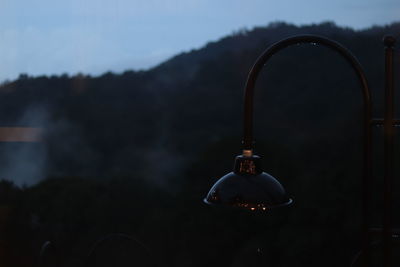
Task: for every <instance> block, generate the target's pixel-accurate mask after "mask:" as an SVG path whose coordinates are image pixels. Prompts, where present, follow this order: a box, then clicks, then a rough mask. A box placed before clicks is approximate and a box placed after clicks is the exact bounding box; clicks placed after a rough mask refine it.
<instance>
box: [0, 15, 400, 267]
mask: <svg viewBox="0 0 400 267" xmlns="http://www.w3.org/2000/svg"><path fill="white" fill-rule="evenodd" d="M304 33H311V34H320V35H323V36H326V37H329V38H332V39H334V40H336V41H338V42H340V43H342V44H343V45H344V46H346V47H348V48H349V49H350V50H351V51H352V52H353V53H354V54H355V56H356V57H357V58H359V60H360V62H361V64H362V65H363V66H364V68H365V72H366V74H367V76H368V78H369V82H370V85H371V88H372V90H373V92H372V93H373V99H375V104H376V105H375V106H374V114H376V117H381V116H382V96H383V90H382V89H383V46H382V41H381V40H382V37H383V35H385V34H388V33H393V34H395V35H397V36H399V33H400V24H399V23H394V24H391V25H388V26H385V27H374V28H371V29H366V30H362V31H355V30H353V29H349V28H340V27H337V26H335V25H334V24H333V23H323V24H319V25H308V26H302V27H298V26H294V25H290V24H286V23H274V24H271V25H269V26H268V27H259V28H254V29H252V30H249V31H241V32H238V33H235V34H233V35H231V36H228V37H225V38H222V39H221V40H218V41H216V42H212V43H209V44H207V45H206V46H205V47H203V48H201V49H199V50H193V51H190V52H186V53H182V54H180V55H177V56H175V57H173V58H171V59H170V60H168V61H166V62H164V63H162V64H160V65H159V66H157V67H155V68H153V69H151V70H148V71H145V72H143V71H126V72H124V73H122V74H115V73H112V72H108V73H105V74H103V75H102V76H99V77H90V76H86V75H83V74H80V75H75V76H71V77H69V76H68V75H62V76H51V77H47V76H42V77H30V76H29V75H27V74H21V76H20V77H19V79H18V80H15V81H12V82H8V83H6V84H3V85H2V86H1V87H0V114H1V115H0V123H1V125H3V126H16V125H23V126H27V125H31V126H41V127H44V128H45V129H46V131H45V142H44V143H41V144H36V145H32V146H30V147H26V146H28V145H27V144H14V145H10V144H1V143H0V155H1V157H2V160H1V161H0V168H2V169H3V170H5V169H7V171H3V172H0V174H1V175H3V176H4V177H0V178H5V179H8V180H14V181H16V180H18V179H20V180H19V181H23V183H26V184H28V185H30V186H29V187H26V186H25V187H17V186H15V185H14V184H13V183H11V182H7V181H2V182H0V233H1V235H0V260H1V261H2V262H1V263H0V265H1V266H13V267H14V266H15V267H18V266H32V265H33V264H34V263H36V262H37V261H38V255H39V252H40V251H39V250H40V247H41V246H42V244H43V243H44V242H45V241H47V240H50V241H51V249H49V250H48V252H46V251H45V252H44V253H50V254H52V256H51V257H49V259H50V258H51V259H52V261H53V262H52V263H46V264H50V265H51V264H54V265H53V266H84V264H85V262H86V263H87V262H88V259H87V257H88V256H87V255H88V253H89V251H90V249H91V248H92V247H93V244H94V242H95V240H97V239H98V238H100V237H102V236H106V235H107V234H109V233H124V234H126V235H129V236H133V237H134V238H135V240H136V239H137V240H140V246H139V245H137V244H136V243H135V245H132V246H133V247H134V248H135V246H137V251H141V249H144V250H143V251H145V252H143V253H144V254H140V255H139V252H137V253H138V254H137V255H136V254H133V255H132V257H136V258H135V260H136V262H137V264H138V265H137V266H141V265H140V264H141V263H143V262H146V263H147V264H150V263H151V264H155V265H156V266H174V267H175V266H176V267H178V266H185V267H186V266H199V267H200V266H226V267H228V266H229V267H239V266H249V267H251V266H326V267H329V266H347V265H349V264H350V262H351V259H352V257H353V255H354V254H355V253H356V252H357V251H358V249H359V248H360V230H359V226H360V223H361V217H360V216H361V212H360V208H361V201H360V197H361V188H360V184H361V171H360V170H361V140H360V137H361V121H360V119H361V114H362V113H361V111H362V98H361V93H360V89H359V87H358V84H357V80H356V78H355V75H354V73H352V71H351V69H350V67H348V66H347V65H346V62H344V60H342V59H341V58H339V57H337V55H336V54H335V53H334V52H331V51H329V50H328V49H326V48H323V47H313V46H305V45H304V46H303V45H302V46H295V47H291V48H289V49H287V50H285V51H283V52H281V53H280V54H279V55H276V56H274V58H273V59H272V60H271V62H269V63H268V64H267V66H265V71H264V72H263V74H262V75H261V77H260V79H259V81H258V85H257V100H256V114H257V115H256V123H257V124H256V140H257V144H256V148H257V152H258V154H260V156H264V159H263V160H264V161H263V163H264V169H265V171H267V172H269V173H271V174H272V175H274V176H276V177H277V178H279V180H280V181H281V182H282V183H283V184H284V185H285V187H286V188H287V191H288V192H289V193H290V194H291V195H293V197H294V200H295V204H294V205H293V206H292V207H291V208H288V209H285V210H276V211H273V212H270V213H266V214H258V213H249V212H244V211H236V210H219V209H215V208H211V207H208V206H206V205H204V204H203V203H202V201H201V200H202V198H203V197H204V196H205V194H206V192H207V191H208V189H209V187H210V186H211V185H212V184H213V182H215V181H216V180H217V178H218V177H220V176H222V175H224V174H225V173H226V172H228V171H230V170H231V168H232V164H233V159H234V156H235V155H236V154H239V153H240V148H241V147H240V141H241V140H240V139H241V138H240V135H241V112H242V106H241V104H242V94H243V86H244V83H245V79H246V76H247V73H248V71H249V69H250V67H251V65H252V64H253V62H254V61H255V59H256V58H257V57H258V55H259V54H260V53H261V52H262V51H263V50H264V49H265V48H266V47H267V46H268V45H270V44H272V43H273V42H275V41H278V40H280V39H281V38H285V37H289V36H291V35H295V34H304ZM398 59H400V57H397V59H396V60H397V61H396V64H398V66H400V65H399V63H400V62H399V60H398ZM396 101H397V102H398V100H396ZM375 138H376V147H377V152H378V153H379V152H380V150H379V146H380V145H381V139H382V136H381V131H380V129H377V130H376V133H375ZM18 153H20V154H18ZM22 154H23V155H22ZM9 155H16V156H14V157H13V158H16V159H21V158H22V159H23V160H20V161H13V162H11V163H12V164H11V165H12V166H14V168H17V169H18V170H19V172H14V171H13V170H14V168H11V167H10V166H9V165H10V164H8V165H7V162H8V161H9V160H8V158H9ZM26 155H28V156H26ZM37 162H41V164H39V165H40V166H39V165H38V164H37ZM35 164H36V165H38V167H37V168H36V169H35V170H37V169H38V168H39V169H40V171H38V172H36V173H35V177H33V176H34V175H33V173H30V172H29V171H27V172H25V173H24V172H23V171H21V170H24V168H25V167H26V166H27V165H29V166H31V165H34V166H36V165H35ZM381 164H382V162H381V157H379V155H378V156H377V158H376V166H375V170H376V177H375V178H376V184H375V188H376V192H375V195H374V201H375V202H376V203H377V204H376V207H375V209H374V214H373V215H374V224H375V225H376V226H379V225H380V223H381V221H380V216H381V209H380V208H379V204H380V202H381V194H380V193H381V180H380V178H381V173H380V172H381ZM13 175H20V176H21V177H14V176H13ZM31 176H32V177H31ZM36 176H37V177H36ZM44 178H45V179H44ZM38 180H41V181H40V182H39V183H35V181H38ZM19 184H21V182H19ZM397 192H399V191H398V190H397ZM396 197H397V195H396ZM395 201H396V204H398V203H399V199H396V200H395ZM395 215H396V217H395V220H396V223H398V222H399V220H400V218H399V217H398V213H396V214H395ZM121 242H122V241H121ZM119 244H120V243H118V245H119ZM129 244H131V243H129ZM129 244H128V245H127V246H130V245H129ZM132 244H133V243H132ZM110 246H112V245H110ZM115 246H117V245H115ZM114 250H115V249H114ZM114 250H111V249H110V250H107V249H105V250H104V251H105V252H104V253H97V254H96V255H99V257H100V256H102V254H107V251H109V253H114V252H113V251H114ZM115 253H116V252H115ZM146 253H149V254H150V255H151V256H148V255H147V254H146ZM106 256H107V257H110V256H112V255H104V257H106ZM46 257H47V256H46ZM107 260H109V259H108V258H107ZM95 262H101V260H98V259H96V261H95ZM104 262H106V261H104ZM50 265H49V266H50ZM146 266H148V265H146Z"/></svg>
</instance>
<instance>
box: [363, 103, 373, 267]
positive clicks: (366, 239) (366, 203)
mask: <svg viewBox="0 0 400 267" xmlns="http://www.w3.org/2000/svg"><path fill="white" fill-rule="evenodd" d="M371 122H372V105H370V104H369V105H366V106H365V110H364V136H363V138H364V140H363V143H364V144H363V146H364V148H363V178H362V179H363V180H362V184H363V187H362V188H363V189H362V219H363V223H362V226H361V227H362V253H361V257H362V258H361V266H363V267H369V266H371V247H370V240H371V237H370V231H369V228H370V224H371V209H370V207H371V180H372V179H371V178H372V124H371Z"/></svg>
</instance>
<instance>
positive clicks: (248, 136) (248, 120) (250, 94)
mask: <svg viewBox="0 0 400 267" xmlns="http://www.w3.org/2000/svg"><path fill="white" fill-rule="evenodd" d="M301 43H308V44H318V45H323V46H326V47H328V48H331V49H332V50H335V51H336V52H338V53H339V54H340V55H341V56H343V57H344V58H345V59H346V61H347V62H348V63H349V64H350V65H351V66H352V68H353V69H354V71H355V72H356V74H357V76H358V79H359V80H360V84H361V87H362V93H363V97H364V116H365V119H368V123H369V120H370V118H371V110H372V103H371V92H370V89H369V86H368V83H367V79H366V77H365V74H364V72H363V70H362V68H361V65H360V63H359V62H358V60H357V59H356V58H355V56H354V55H353V54H352V53H351V52H350V51H349V50H348V49H346V48H345V47H343V46H342V45H341V44H339V43H337V42H335V41H332V40H330V39H328V38H325V37H321V36H317V35H299V36H294V37H290V38H287V39H284V40H281V41H279V42H277V43H275V44H273V45H271V46H270V47H269V48H267V50H265V51H264V53H263V54H262V55H261V56H260V57H259V58H258V59H257V61H256V63H255V64H254V66H253V67H252V69H251V70H250V72H249V76H248V78H247V82H246V87H245V99H244V135H243V145H244V147H243V149H244V150H252V148H253V98H254V86H255V83H256V80H257V77H258V75H259V73H260V71H261V69H262V68H263V67H264V65H265V63H266V62H267V61H268V60H269V59H270V58H271V56H272V55H274V54H276V53H277V52H279V51H280V50H282V49H284V48H286V47H288V46H292V45H295V44H301Z"/></svg>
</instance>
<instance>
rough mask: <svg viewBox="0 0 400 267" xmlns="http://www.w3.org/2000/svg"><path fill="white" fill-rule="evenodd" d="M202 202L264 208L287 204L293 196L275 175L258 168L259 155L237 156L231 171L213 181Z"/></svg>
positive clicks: (255, 208) (246, 207)
mask: <svg viewBox="0 0 400 267" xmlns="http://www.w3.org/2000/svg"><path fill="white" fill-rule="evenodd" d="M204 202H205V203H207V204H211V205H224V206H232V207H239V208H245V209H250V210H261V211H263V210H264V211H266V210H269V209H271V208H276V207H282V206H287V205H289V204H290V203H292V200H291V199H290V198H289V197H288V196H287V195H286V192H285V189H284V188H283V186H282V185H281V184H280V183H279V182H278V181H277V180H276V179H275V178H274V177H272V176H271V175H269V174H268V173H265V172H262V171H261V169H260V163H259V157H257V156H251V157H244V156H238V157H236V161H235V168H234V171H233V172H231V173H228V174H227V175H225V176H223V177H222V178H221V179H219V180H218V181H217V182H216V183H215V184H214V185H213V187H212V188H211V190H210V191H209V193H208V194H207V197H206V198H205V199H204Z"/></svg>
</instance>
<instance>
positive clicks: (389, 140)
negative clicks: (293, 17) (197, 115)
mask: <svg viewBox="0 0 400 267" xmlns="http://www.w3.org/2000/svg"><path fill="white" fill-rule="evenodd" d="M383 42H384V45H385V118H384V136H385V137H384V138H385V144H384V146H385V147H384V149H385V151H384V153H385V156H384V168H385V169H384V191H383V199H384V200H383V201H384V209H383V266H384V267H390V266H391V265H392V262H391V258H392V244H391V243H392V242H391V241H392V187H393V165H394V164H393V139H394V129H393V122H394V121H393V116H394V81H393V46H394V44H395V42H396V40H395V38H394V37H392V36H385V37H384V39H383Z"/></svg>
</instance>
